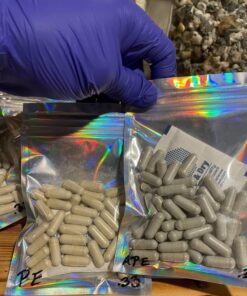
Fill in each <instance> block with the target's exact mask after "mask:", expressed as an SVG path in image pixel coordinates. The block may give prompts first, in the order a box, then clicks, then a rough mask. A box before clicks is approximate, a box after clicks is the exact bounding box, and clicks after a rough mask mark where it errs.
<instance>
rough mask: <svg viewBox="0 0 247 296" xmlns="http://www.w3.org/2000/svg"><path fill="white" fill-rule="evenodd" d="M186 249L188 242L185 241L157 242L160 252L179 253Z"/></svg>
mask: <svg viewBox="0 0 247 296" xmlns="http://www.w3.org/2000/svg"><path fill="white" fill-rule="evenodd" d="M187 250H188V243H187V242H186V241H178V242H164V243H161V244H159V246H158V251H159V252H160V253H180V252H185V251H187Z"/></svg>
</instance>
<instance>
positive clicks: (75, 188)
mask: <svg viewBox="0 0 247 296" xmlns="http://www.w3.org/2000/svg"><path fill="white" fill-rule="evenodd" d="M62 187H63V188H65V189H66V190H68V191H70V192H72V193H74V194H79V195H82V194H83V193H84V189H83V188H82V187H81V186H80V185H79V184H77V183H76V182H74V181H72V180H65V181H64V182H63V184H62Z"/></svg>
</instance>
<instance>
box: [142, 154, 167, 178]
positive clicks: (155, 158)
mask: <svg viewBox="0 0 247 296" xmlns="http://www.w3.org/2000/svg"><path fill="white" fill-rule="evenodd" d="M164 158H165V152H164V151H163V150H157V151H155V152H154V154H153V155H152V157H151V158H150V160H149V162H148V164H147V168H146V170H147V172H149V173H152V174H153V173H154V172H155V168H156V164H157V162H158V161H159V160H163V159H164Z"/></svg>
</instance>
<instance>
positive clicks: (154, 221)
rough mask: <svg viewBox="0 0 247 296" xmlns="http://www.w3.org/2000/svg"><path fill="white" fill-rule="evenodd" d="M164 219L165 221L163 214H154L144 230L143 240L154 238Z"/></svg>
mask: <svg viewBox="0 0 247 296" xmlns="http://www.w3.org/2000/svg"><path fill="white" fill-rule="evenodd" d="M164 219H165V215H164V214H163V213H161V212H158V213H157V214H155V215H154V216H153V217H152V218H151V220H150V222H149V224H148V226H147V228H146V230H145V233H144V236H145V238H147V239H152V238H154V236H155V234H156V233H157V232H158V230H159V229H160V226H161V224H162V222H163V221H164Z"/></svg>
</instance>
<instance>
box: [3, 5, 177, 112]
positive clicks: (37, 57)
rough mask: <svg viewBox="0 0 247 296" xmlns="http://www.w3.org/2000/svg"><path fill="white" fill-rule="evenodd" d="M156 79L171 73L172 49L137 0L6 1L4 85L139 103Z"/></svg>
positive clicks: (151, 97) (24, 91)
mask: <svg viewBox="0 0 247 296" xmlns="http://www.w3.org/2000/svg"><path fill="white" fill-rule="evenodd" d="M143 59H144V60H146V61H148V62H149V63H151V64H152V66H151V71H152V78H153V79H155V78H163V77H170V76H174V75H175V73H176V58H175V48H174V46H173V44H172V42H171V41H170V40H169V39H168V38H167V36H165V35H164V34H163V32H162V30H161V29H159V28H158V27H157V26H156V25H155V24H154V23H153V22H152V21H151V19H150V18H149V17H148V16H147V15H146V14H145V12H144V11H142V9H140V8H139V7H138V6H137V5H136V4H135V3H134V1H133V0H1V1H0V89H1V90H3V91H6V92H11V93H15V94H18V95H32V96H44V97H50V98H61V99H77V100H82V99H84V98H86V97H88V96H92V95H95V94H100V93H103V94H106V95H108V96H109V97H111V98H114V99H116V100H120V101H122V102H124V103H127V104H132V105H135V106H139V107H147V106H149V105H151V104H153V103H155V101H156V96H157V93H156V89H155V87H154V86H153V85H152V84H151V82H149V81H147V80H146V79H145V78H144V74H143V73H142V72H141V71H140V70H138V69H137V68H138V66H139V65H140V62H142V60H143Z"/></svg>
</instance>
